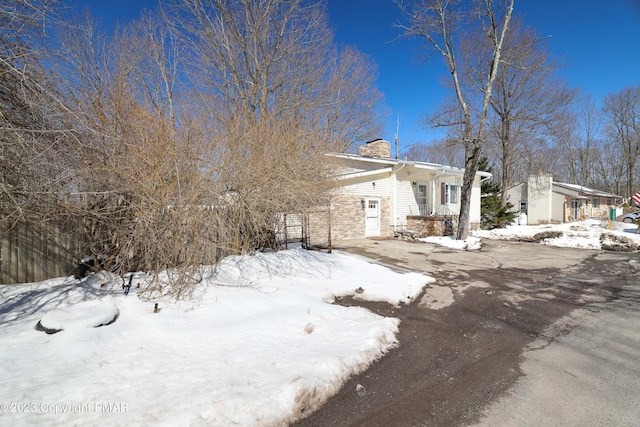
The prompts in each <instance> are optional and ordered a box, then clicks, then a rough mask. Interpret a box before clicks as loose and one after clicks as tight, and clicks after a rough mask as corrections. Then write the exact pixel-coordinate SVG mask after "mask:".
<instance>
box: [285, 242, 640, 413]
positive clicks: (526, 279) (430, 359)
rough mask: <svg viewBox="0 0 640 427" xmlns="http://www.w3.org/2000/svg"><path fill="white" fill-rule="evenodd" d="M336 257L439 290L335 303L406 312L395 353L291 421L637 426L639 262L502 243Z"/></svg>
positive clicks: (364, 248)
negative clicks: (407, 298) (399, 301)
mask: <svg viewBox="0 0 640 427" xmlns="http://www.w3.org/2000/svg"><path fill="white" fill-rule="evenodd" d="M336 249H338V250H343V251H348V252H350V253H354V254H358V255H362V256H365V257H367V258H370V259H372V260H375V261H376V262H381V263H384V264H387V265H389V266H392V267H393V268H399V269H410V270H416V271H423V272H426V273H428V274H430V275H432V276H433V277H435V278H436V279H437V282H436V283H435V284H433V285H431V286H429V287H428V289H427V290H426V292H425V293H424V294H423V295H422V296H421V297H420V298H419V299H418V300H416V301H415V302H414V303H413V304H410V305H407V306H403V307H401V308H399V309H398V308H393V307H390V306H388V305H387V304H377V303H364V304H363V303H360V302H356V301H351V300H348V299H344V300H341V301H337V302H338V303H341V304H347V305H362V306H365V307H367V308H369V309H370V310H372V311H375V312H378V313H380V314H382V315H385V316H394V317H398V318H400V319H401V321H402V323H401V325H400V333H399V336H398V338H399V341H400V345H399V347H398V348H396V349H394V350H391V351H390V352H389V353H388V354H387V355H386V356H385V357H383V358H382V359H381V360H379V361H378V362H377V363H375V364H374V365H373V366H372V367H371V368H370V369H369V370H367V371H366V372H364V373H362V374H361V375H358V376H356V377H354V378H352V379H351V380H350V381H348V382H347V383H346V384H345V385H344V387H343V388H342V390H341V391H340V392H339V394H338V395H336V396H335V397H334V398H332V399H331V400H330V401H329V402H327V404H325V405H324V406H323V407H322V408H321V409H320V410H318V411H317V412H316V413H314V414H311V415H310V416H309V417H307V418H306V419H305V420H303V421H301V422H299V423H298V424H296V425H299V426H456V425H477V424H479V425H487V426H541V425H549V426H555V425H562V426H584V425H599V426H639V425H640V310H639V307H640V254H637V253H615V252H605V251H590V250H578V249H568V248H554V247H549V246H544V245H541V244H536V243H517V242H499V241H484V245H483V248H482V250H480V251H476V252H466V251H456V250H452V249H447V248H443V247H438V246H436V245H433V244H425V243H411V242H403V241H397V240H379V241H375V240H357V241H345V242H341V243H340V244H338V245H336ZM365 291H366V289H365Z"/></svg>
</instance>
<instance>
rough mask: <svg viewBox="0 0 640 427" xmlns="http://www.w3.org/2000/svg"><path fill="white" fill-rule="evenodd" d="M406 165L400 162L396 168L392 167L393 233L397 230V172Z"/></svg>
mask: <svg viewBox="0 0 640 427" xmlns="http://www.w3.org/2000/svg"><path fill="white" fill-rule="evenodd" d="M406 165H407V164H406V163H402V164H401V166H400V168H399V169H398V170H396V168H395V167H394V168H393V233H394V234H395V233H396V232H397V231H398V209H397V204H398V200H397V197H398V191H397V189H396V184H397V182H398V172H400V170H401V169H402V168H403V167H405V166H406Z"/></svg>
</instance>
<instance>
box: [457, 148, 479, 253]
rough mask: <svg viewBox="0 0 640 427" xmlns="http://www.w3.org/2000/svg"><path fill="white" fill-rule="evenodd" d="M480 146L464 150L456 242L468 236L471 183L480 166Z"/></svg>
mask: <svg viewBox="0 0 640 427" xmlns="http://www.w3.org/2000/svg"><path fill="white" fill-rule="evenodd" d="M481 147H482V146H481V145H480V144H475V143H474V144H470V145H469V146H468V147H467V148H466V150H465V162H464V176H463V179H462V191H461V192H460V193H461V194H460V217H459V218H458V230H457V232H456V239H457V240H464V239H466V238H467V236H468V234H469V220H470V210H471V209H470V208H471V192H472V188H473V181H474V179H475V177H476V172H478V165H479V164H480V153H481V151H482V150H481Z"/></svg>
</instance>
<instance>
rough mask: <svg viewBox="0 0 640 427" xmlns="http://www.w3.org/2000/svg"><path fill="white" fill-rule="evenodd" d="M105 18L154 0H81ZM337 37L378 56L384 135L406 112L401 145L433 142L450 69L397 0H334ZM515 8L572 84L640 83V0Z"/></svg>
mask: <svg viewBox="0 0 640 427" xmlns="http://www.w3.org/2000/svg"><path fill="white" fill-rule="evenodd" d="M76 3H77V4H79V5H81V6H83V7H84V6H85V5H88V6H89V7H90V10H91V13H92V14H93V15H95V16H96V17H100V18H101V19H102V20H103V22H104V23H105V24H107V25H109V24H111V23H112V22H113V21H114V20H115V19H121V20H122V21H126V20H129V19H133V18H136V17H137V16H138V15H139V13H140V11H141V10H142V9H144V8H148V9H150V8H153V7H154V6H155V4H156V1H154V0H128V1H126V0H109V1H103V0H76ZM327 3H328V12H329V16H330V19H331V25H332V26H333V28H334V30H335V34H336V40H337V41H338V42H339V43H344V44H350V45H356V46H357V47H358V48H359V49H360V50H361V51H363V52H365V53H367V54H369V55H370V56H372V57H373V58H374V59H375V61H376V62H377V64H378V72H379V77H378V87H379V89H380V90H381V91H382V92H383V93H384V94H385V97H386V104H387V106H388V107H389V109H390V111H391V117H390V118H389V120H388V123H387V126H386V131H385V133H384V135H380V137H381V138H384V139H387V140H389V141H393V137H394V133H395V131H396V121H397V118H398V115H400V131H399V141H400V147H401V148H402V147H405V148H406V147H408V146H410V145H411V144H415V143H420V142H429V141H430V140H431V139H433V138H436V137H438V136H439V134H440V133H439V132H438V131H434V130H428V129H424V128H423V126H421V125H420V118H421V116H423V115H424V114H425V113H427V112H428V111H430V110H431V109H433V108H434V107H435V106H436V105H437V104H438V103H439V101H440V100H441V99H442V98H443V97H444V96H445V95H446V92H445V90H444V89H443V87H442V84H441V82H440V79H443V78H446V77H447V72H446V69H445V67H444V65H443V64H442V62H441V60H440V58H438V57H433V58H432V59H431V60H430V62H427V63H425V64H420V63H419V62H418V53H417V51H416V50H415V48H416V46H417V43H416V42H412V41H410V40H407V39H401V40H397V37H398V35H399V30H398V29H396V28H393V24H394V23H395V22H397V21H398V19H399V18H400V13H399V11H398V8H397V6H396V5H395V4H394V2H393V1H392V0H328V1H327ZM514 13H515V14H516V15H518V16H521V17H524V22H525V24H527V25H529V26H532V27H535V28H536V29H537V30H538V32H539V33H540V34H542V35H550V36H551V39H550V41H549V42H548V46H549V48H550V50H551V51H552V52H553V53H554V54H555V55H556V56H558V57H560V58H562V59H564V61H565V62H566V64H567V67H566V68H565V69H563V70H562V71H561V76H562V77H563V78H565V79H566V80H567V81H568V83H569V84H570V85H571V86H572V87H577V88H580V89H581V90H582V91H584V92H585V93H587V94H591V95H592V96H593V97H594V99H595V100H596V101H598V102H599V101H601V100H602V98H603V97H604V96H605V95H607V94H611V93H615V92H618V91H620V90H622V89H624V88H625V87H629V86H633V85H638V84H640V0H608V1H602V0H516V3H515V8H514Z"/></svg>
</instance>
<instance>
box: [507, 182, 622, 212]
mask: <svg viewBox="0 0 640 427" xmlns="http://www.w3.org/2000/svg"><path fill="white" fill-rule="evenodd" d="M506 193H507V201H508V202H510V203H511V204H513V206H514V207H515V209H516V210H519V211H520V212H524V213H526V214H527V222H528V223H529V224H544V223H554V222H555V223H560V222H569V221H579V220H583V219H588V218H599V219H607V218H609V209H610V208H615V207H616V205H618V204H619V203H620V201H621V196H617V195H615V194H611V193H605V192H604V191H600V190H594V189H592V188H587V187H583V186H581V185H575V184H566V183H562V182H554V180H553V177H552V176H551V175H545V174H539V175H531V176H530V177H529V179H528V180H527V182H522V183H518V184H515V185H513V186H511V187H509V188H508V189H507V190H506ZM616 213H617V211H616Z"/></svg>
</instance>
